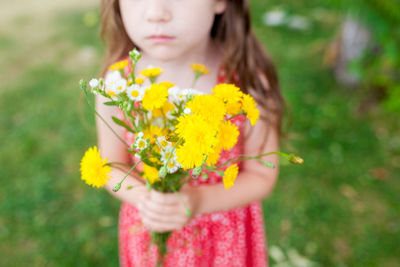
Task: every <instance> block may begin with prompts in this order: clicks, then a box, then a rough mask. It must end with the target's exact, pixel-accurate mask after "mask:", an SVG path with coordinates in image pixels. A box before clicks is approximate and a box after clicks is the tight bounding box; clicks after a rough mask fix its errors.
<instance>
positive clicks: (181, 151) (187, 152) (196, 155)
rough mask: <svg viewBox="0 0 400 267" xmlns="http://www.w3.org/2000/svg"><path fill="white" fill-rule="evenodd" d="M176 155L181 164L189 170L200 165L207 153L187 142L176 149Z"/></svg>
mask: <svg viewBox="0 0 400 267" xmlns="http://www.w3.org/2000/svg"><path fill="white" fill-rule="evenodd" d="M176 157H177V161H178V162H179V163H180V164H181V166H182V167H183V168H184V169H185V170H188V169H192V168H194V167H197V166H200V165H201V164H202V163H203V161H204V158H205V154H204V153H202V151H201V150H199V149H198V148H197V147H196V146H192V145H191V144H188V143H185V144H184V145H182V146H180V147H178V148H177V149H176Z"/></svg>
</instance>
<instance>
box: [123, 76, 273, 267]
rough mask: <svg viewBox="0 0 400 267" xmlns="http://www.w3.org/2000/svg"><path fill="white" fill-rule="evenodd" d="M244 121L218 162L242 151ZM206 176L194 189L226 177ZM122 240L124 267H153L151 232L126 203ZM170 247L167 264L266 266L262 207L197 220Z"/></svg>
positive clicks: (179, 232)
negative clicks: (234, 139) (231, 143)
mask: <svg viewBox="0 0 400 267" xmlns="http://www.w3.org/2000/svg"><path fill="white" fill-rule="evenodd" d="M224 81H225V74H224V71H223V69H222V68H221V69H220V72H219V74H218V83H222V82H224ZM244 120H245V118H244V117H241V116H238V117H235V118H234V119H233V122H234V123H235V124H236V125H237V126H238V127H239V129H240V132H241V134H240V135H239V140H238V143H237V144H236V146H235V147H233V148H232V149H231V150H229V151H224V152H223V155H222V156H221V158H220V161H226V160H228V159H230V158H232V157H234V156H235V155H238V154H242V153H243V140H242V139H243V138H242V132H243V122H244ZM125 139H126V141H127V142H128V144H132V143H133V142H134V136H132V134H130V133H129V132H127V131H126V132H125ZM132 160H133V159H132ZM239 168H240V165H239ZM208 176H209V178H208V179H207V180H204V179H202V178H200V177H201V176H200V177H199V178H198V179H197V180H196V181H195V182H193V183H192V185H193V186H198V185H200V184H201V185H206V184H215V183H221V182H222V177H221V176H219V175H218V174H216V173H209V175H208ZM238 179H240V178H238ZM118 237H119V261H120V265H121V266H122V267H133V266H137V267H146V266H155V263H156V260H157V248H156V246H155V245H153V244H152V243H151V236H150V233H149V231H147V229H146V228H145V226H144V225H143V224H142V223H141V221H140V217H139V213H138V210H137V209H136V208H135V207H134V206H132V205H130V204H128V203H126V202H123V203H122V205H121V209H120V213H119V230H118ZM167 247H168V254H167V255H166V258H165V260H164V265H165V266H174V267H180V266H185V267H187V266H188V267H190V266H204V267H207V266H218V267H225V266H226V267H228V266H229V267H233V266H238V267H239V266H240V267H243V266H254V267H255V266H257V267H258V266H260V267H261V266H267V265H268V262H267V257H266V254H267V253H266V252H267V247H266V240H265V232H264V222H263V213H262V208H261V203H260V202H254V203H252V204H250V205H247V206H244V207H240V208H236V209H232V210H228V211H220V212H214V213H209V214H203V215H198V216H195V217H193V218H192V220H191V221H190V222H189V223H188V224H187V225H186V226H185V227H183V228H182V229H181V230H176V231H174V232H173V233H172V234H171V236H170V238H169V239H168V242H167Z"/></svg>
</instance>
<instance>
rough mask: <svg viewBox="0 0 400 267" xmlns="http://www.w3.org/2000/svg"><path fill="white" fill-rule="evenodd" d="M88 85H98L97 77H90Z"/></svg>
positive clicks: (93, 86)
mask: <svg viewBox="0 0 400 267" xmlns="http://www.w3.org/2000/svg"><path fill="white" fill-rule="evenodd" d="M89 85H90V87H92V88H95V87H97V86H98V85H99V80H97V79H91V80H90V82H89Z"/></svg>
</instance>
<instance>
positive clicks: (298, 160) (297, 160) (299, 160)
mask: <svg viewBox="0 0 400 267" xmlns="http://www.w3.org/2000/svg"><path fill="white" fill-rule="evenodd" d="M289 162H290V163H293V164H303V162H304V160H303V159H302V158H300V157H299V156H296V155H294V154H290V155H289Z"/></svg>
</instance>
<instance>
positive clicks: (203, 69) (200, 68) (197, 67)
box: [191, 63, 209, 75]
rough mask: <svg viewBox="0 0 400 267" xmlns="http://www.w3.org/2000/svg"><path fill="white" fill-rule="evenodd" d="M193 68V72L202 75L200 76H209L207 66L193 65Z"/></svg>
mask: <svg viewBox="0 0 400 267" xmlns="http://www.w3.org/2000/svg"><path fill="white" fill-rule="evenodd" d="M191 68H192V70H193V71H194V72H196V73H198V74H200V75H202V74H208V73H209V71H208V69H207V68H206V66H204V65H202V64H197V63H193V64H192V65H191Z"/></svg>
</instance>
